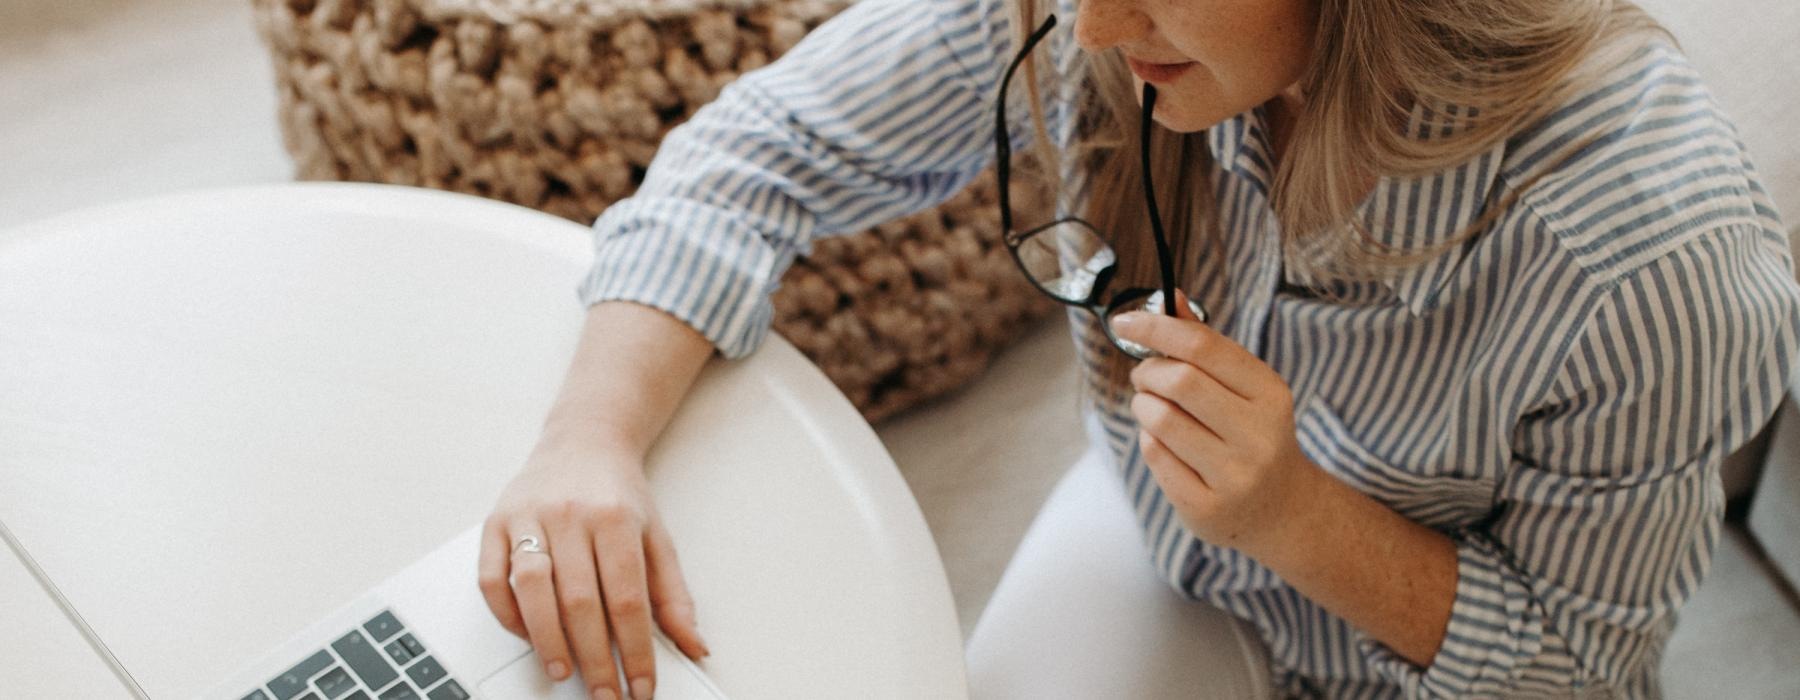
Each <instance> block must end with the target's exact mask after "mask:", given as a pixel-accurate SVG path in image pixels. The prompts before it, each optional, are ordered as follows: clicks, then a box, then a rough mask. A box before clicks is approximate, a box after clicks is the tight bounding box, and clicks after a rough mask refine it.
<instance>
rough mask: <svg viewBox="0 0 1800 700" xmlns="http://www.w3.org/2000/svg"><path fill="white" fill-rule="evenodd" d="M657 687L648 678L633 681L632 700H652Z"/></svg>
mask: <svg viewBox="0 0 1800 700" xmlns="http://www.w3.org/2000/svg"><path fill="white" fill-rule="evenodd" d="M655 689H656V685H655V684H654V683H651V682H650V679H648V678H633V679H631V700H650V693H651V691H654V690H655Z"/></svg>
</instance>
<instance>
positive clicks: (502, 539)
mask: <svg viewBox="0 0 1800 700" xmlns="http://www.w3.org/2000/svg"><path fill="white" fill-rule="evenodd" d="M511 547H512V544H511V543H510V542H508V541H507V539H506V529H505V528H503V527H501V525H500V521H498V520H496V519H493V518H489V519H488V521H487V522H485V523H483V524H482V526H481V558H480V564H479V565H477V567H476V572H477V576H476V579H477V580H478V581H479V582H480V584H481V597H482V599H483V600H486V601H487V606H488V610H490V611H492V612H493V613H494V619H496V620H499V621H500V626H501V627H505V628H506V631H508V632H511V633H513V634H515V635H518V636H519V637H520V638H524V637H525V634H526V633H525V620H524V618H521V617H520V616H519V605H518V603H516V602H514V601H513V590H512V585H510V584H509V583H507V577H508V575H509V574H510V573H511V567H510V566H509V563H508V562H507V555H508V554H509V553H510V552H511V551H512V550H511Z"/></svg>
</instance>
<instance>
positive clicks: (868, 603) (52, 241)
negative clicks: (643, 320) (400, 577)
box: [0, 184, 966, 699]
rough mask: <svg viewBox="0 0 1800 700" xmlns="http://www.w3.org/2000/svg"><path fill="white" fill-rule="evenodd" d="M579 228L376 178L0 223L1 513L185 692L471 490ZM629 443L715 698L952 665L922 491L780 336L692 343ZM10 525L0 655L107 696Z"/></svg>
mask: <svg viewBox="0 0 1800 700" xmlns="http://www.w3.org/2000/svg"><path fill="white" fill-rule="evenodd" d="M590 256H591V249H590V243H589V237H588V232H587V229H585V228H584V227H581V226H579V225H576V224H573V223H569V222H567V221H563V220H561V219H556V218H554V217H550V216H548V215H544V214H539V213H536V212H532V211H529V210H525V209H522V208H518V207H513V206H510V205H505V204H499V203H494V202H489V201H485V200H480V199H476V198H472V197H465V196H461V195H453V194H445V193H439V192H430V191H425V190H416V189H407V188H398V187H388V186H378V185H342V184H339V185H316V184H315V185H283V186H274V187H260V188H249V189H233V190H220V191H210V192H200V193H192V194H186V195H179V196H173V197H166V198H161V199H155V200H150V201H145V202H137V203H129V204H123V205H114V206H108V207H105V208H101V209H95V210H90V211H86V212H81V213H77V214H71V215H67V216H63V217H59V218H55V219H52V220H48V221H44V222H40V223H37V224H32V225H29V226H27V227H25V228H24V229H21V230H15V231H13V232H9V233H6V234H4V235H0V517H4V519H5V520H6V522H7V523H9V524H10V525H11V527H12V529H13V531H14V532H15V534H17V535H18V536H19V538H20V539H21V540H22V541H23V542H24V543H25V545H26V547H27V548H28V549H29V550H30V551H31V552H32V554H33V555H34V556H35V557H36V559H37V560H38V561H39V563H41V564H42V565H43V567H44V568H45V570H46V571H47V572H48V573H49V575H50V576H51V578H53V579H54V580H55V581H56V582H57V583H58V585H59V586H60V587H61V588H62V590H63V591H64V592H65V593H66V594H67V595H68V597H69V598H70V599H71V600H72V601H73V603H74V605H75V607H76V608H77V609H78V610H80V612H81V613H82V615H83V616H84V617H85V618H86V619H87V621H88V622H89V623H90V624H91V625H92V626H93V627H94V629H95V630H96V632H97V633H98V635H99V636H100V637H101V639H103V640H105V642H106V643H107V645H108V646H109V647H110V648H111V649H112V650H113V651H114V653H116V654H117V656H118V657H119V659H120V660H121V661H122V662H123V663H124V665H125V666H126V667H127V668H128V669H129V670H130V671H131V672H132V674H133V675H134V677H135V678H136V679H137V680H138V682H139V683H141V684H142V685H143V687H144V688H145V689H146V690H148V692H149V693H150V694H151V695H153V696H155V697H158V698H162V697H170V698H174V697H187V696H189V695H191V694H193V693H195V692H198V691H200V690H202V689H204V688H206V687H207V686H208V685H209V684H210V683H211V682H212V681H214V680H216V679H217V677H218V676H219V675H220V674H221V673H222V672H223V671H222V669H220V668H218V665H217V664H218V663H219V662H218V661H209V659H217V658H223V659H241V658H249V657H254V656H255V655H257V654H258V653H260V652H262V651H263V650H265V649H267V648H269V647H271V646H272V645H274V644H276V643H278V642H280V641H282V640H283V639H285V638H286V637H287V636H288V635H290V634H291V633H293V632H294V631H295V630H298V629H300V628H301V627H303V626H304V625H305V624H307V623H308V622H310V621H311V620H313V619H316V618H317V617H319V616H320V615H323V614H324V613H326V612H328V611H330V610H332V609H333V608H335V607H336V606H337V605H338V604H340V603H342V602H344V601H347V600H349V599H350V598H352V597H354V596H355V595H357V594H358V593H360V592H361V591H362V590H363V589H365V588H367V587H368V586H370V585H372V584H374V583H376V582H378V581H380V580H382V579H383V578H386V577H387V576H388V575H390V574H392V573H393V572H394V571H396V570H398V569H399V568H400V567H402V566H403V565H404V564H406V563H408V562H410V561H411V560H413V559H414V558H416V557H418V556H420V555H422V554H424V553H426V552H428V551H430V550H431V549H432V548H434V547H435V546H436V545H438V544H440V543H442V542H443V541H444V540H446V539H447V538H449V537H450V536H452V535H454V534H455V533H457V532H459V531H461V530H463V529H464V528H466V527H468V526H470V525H471V524H474V523H476V522H479V521H480V519H481V518H482V517H484V516H485V515H486V513H487V511H488V509H489V508H490V507H491V506H492V504H493V501H494V499H495V497H496V496H497V494H498V490H499V488H500V487H501V486H502V485H503V484H504V483H505V482H506V481H507V480H508V479H509V478H510V477H511V476H512V474H513V473H514V472H515V471H516V470H517V469H518V467H519V466H520V465H521V464H522V463H523V460H524V458H525V456H526V455H527V454H528V452H529V450H530V448H531V447H532V445H533V444H534V442H535V440H536V438H537V436H538V430H539V428H540V426H541V422H542V419H543V416H544V413H545V411H546V410H547V409H548V407H549V406H550V404H551V401H552V399H553V398H554V395H555V391H556V389H557V388H558V385H559V382H560V381H561V378H562V374H563V372H564V371H565V369H566V367H567V365H568V361H569V358H570V356H571V354H572V352H573V350H574V345H575V339H576V337H577V333H578V330H579V328H580V325H581V321H582V313H583V309H582V307H581V305H580V302H579V300H578V299H577V297H576V294H575V286H576V284H577V282H578V280H579V279H580V277H581V275H582V274H583V273H584V272H585V270H586V268H587V262H588V260H589V258H590ZM649 469H650V481H651V484H652V488H653V489H654V491H655V494H656V497H657V500H658V503H659V505H660V507H661V508H662V511H663V514H664V517H665V518H666V520H667V521H668V525H669V528H670V530H671V531H672V533H673V534H674V536H675V538H676V544H677V547H678V548H679V549H680V552H681V556H682V563H683V565H684V567H683V568H684V569H685V570H686V573H687V577H688V580H689V583H690V586H691V588H692V591H693V594H694V597H695V598H696V601H697V605H698V608H699V620H700V624H701V629H702V631H703V633H704V634H705V635H706V636H707V639H708V641H709V642H710V643H711V646H712V649H713V656H712V657H711V658H710V659H709V660H708V661H707V664H706V667H707V669H708V671H709V673H710V674H711V675H712V676H713V678H714V679H715V680H716V681H717V682H718V683H719V684H720V685H721V686H722V687H723V688H724V689H725V690H726V691H727V692H729V693H731V694H732V696H733V697H734V698H809V697H817V698H846V697H856V698H934V699H936V698H961V697H964V696H966V690H965V687H964V683H963V673H962V651H961V636H960V634H959V631H958V626H957V623H956V619H955V612H954V608H953V606H952V604H951V599H950V591H949V586H948V584H947V583H946V580H945V577H944V571H943V567H942V564H941V563H940V562H939V560H938V558H937V550H936V547H935V546H934V544H933V542H932V540H931V538H930V535H929V533H928V531H927V530H926V527H925V522H924V519H923V518H922V517H921V516H920V513H919V510H918V507H917V505H916V504H915V503H914V502H913V500H912V498H911V496H910V493H909V492H908V490H907V488H906V486H905V484H904V482H903V481H902V480H901V478H900V476H899V474H898V472H897V471H896V469H895V467H894V464H893V461H892V460H891V459H890V458H889V457H888V455H887V453H886V451H885V450H883V449H882V446H881V444H880V443H879V441H878V440H877V439H876V436H875V434H874V432H873V431H872V430H870V428H869V426H868V425H867V424H866V423H864V422H863V421H862V420H861V419H860V417H858V415H857V414H856V412H855V411H854V410H853V409H852V407H851V406H850V404H849V403H848V402H847V401H846V400H845V399H844V398H843V396H842V395H841V394H839V393H838V392H837V391H836V390H835V388H833V387H832V386H831V385H830V384H829V383H828V382H827V380H826V379H825V378H824V376H823V375H821V374H820V373H819V372H818V371H817V370H816V369H815V368H814V367H812V366H811V365H810V364H809V363H807V362H806V360H805V358H803V357H802V356H801V355H800V354H799V353H797V352H796V351H795V350H794V349H793V348H792V347H791V346H789V345H788V344H787V343H785V342H783V341H781V340H780V339H779V338H776V337H773V336H772V337H771V340H770V342H769V343H768V344H767V345H766V346H765V347H764V348H763V349H762V350H761V351H760V352H758V353H757V354H756V355H755V356H754V357H753V358H751V359H748V360H745V361H742V362H724V361H714V362H713V363H712V364H711V365H709V366H708V367H707V369H706V371H705V373H704V374H703V376H702V378H701V380H700V383H699V384H698V385H697V387H696V389H695V391H694V395H693V396H692V397H691V399H690V400H689V401H688V402H687V403H686V404H685V405H684V406H683V408H682V409H681V411H680V413H679V414H678V415H677V416H676V418H675V420H674V422H673V424H672V425H671V427H670V430H669V432H668V433H667V434H666V435H665V436H664V439H663V440H662V441H661V442H660V444H659V445H658V446H657V448H656V449H655V451H653V452H652V454H651V458H650V465H649ZM0 555H3V556H0V574H4V575H0V596H4V597H5V598H7V599H8V600H9V601H13V602H10V603H9V604H8V607H6V608H3V609H4V610H5V611H7V612H8V625H7V626H8V627H9V629H8V630H7V632H6V634H5V635H0V636H6V637H11V638H34V637H41V638H42V639H46V640H54V641H56V642H57V643H53V644H44V645H20V646H21V647H24V648H22V649H13V648H11V647H8V648H7V651H8V653H5V654H0V687H14V688H18V687H21V686H19V685H16V684H15V681H17V680H18V679H30V682H32V683H34V684H35V685H31V686H24V687H30V688H33V689H36V690H37V691H38V692H39V693H41V694H42V695H44V696H50V695H57V696H63V697H96V694H95V692H94V690H93V689H94V688H96V687H106V686H111V687H114V688H118V694H119V695H120V696H123V695H124V690H123V689H122V687H121V686H119V685H118V684H117V683H116V682H111V679H110V678H107V677H105V676H103V675H101V674H103V672H104V668H105V667H104V666H102V665H98V662H97V661H96V657H95V656H94V654H93V652H92V650H90V649H87V648H86V647H85V645H84V644H81V643H80V638H79V637H75V636H71V635H72V631H71V630H70V629H69V628H67V627H66V625H67V624H68V623H67V621H66V620H63V619H62V618H61V616H60V615H59V614H57V611H56V610H55V608H53V607H51V606H50V605H49V603H48V600H49V599H48V598H47V597H45V595H44V593H43V592H42V591H41V590H39V589H38V588H37V587H36V584H35V582H34V581H32V580H31V578H30V577H29V576H28V575H26V574H25V573H24V572H23V570H22V569H21V568H20V567H19V566H18V563H17V561H16V560H15V559H13V558H12V556H11V552H5V551H0ZM469 585H471V586H473V585H475V582H474V581H473V580H472V579H471V580H470V582H469ZM15 610H18V611H25V612H21V613H20V614H19V615H18V619H22V620H23V629H11V627H12V623H13V622H14V620H15V617H14V615H13V614H12V613H13V612H14V611H15Z"/></svg>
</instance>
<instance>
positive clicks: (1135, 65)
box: [1125, 57, 1199, 83]
mask: <svg viewBox="0 0 1800 700" xmlns="http://www.w3.org/2000/svg"><path fill="white" fill-rule="evenodd" d="M1125 62H1126V63H1128V64H1130V65H1131V72H1132V73H1135V74H1137V77H1139V78H1143V79H1144V80H1145V81H1146V82H1152V83H1169V82H1174V81H1175V79H1176V78H1179V77H1181V75H1182V74H1183V73H1186V72H1188V69H1190V68H1193V67H1194V66H1196V65H1199V64H1197V63H1195V62H1193V61H1188V62H1187V63H1144V62H1143V61H1139V60H1137V59H1135V58H1129V57H1127V58H1126V59H1125Z"/></svg>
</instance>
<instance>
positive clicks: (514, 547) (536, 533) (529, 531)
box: [480, 441, 709, 700]
mask: <svg viewBox="0 0 1800 700" xmlns="http://www.w3.org/2000/svg"><path fill="white" fill-rule="evenodd" d="M534 550H541V551H534ZM480 584H481V592H482V596H483V597H484V598H486V599H487V604H488V607H489V609H491V610H493V613H494V617H496V618H498V619H499V620H500V624H502V625H504V626H505V627H506V628H507V629H509V630H511V631H512V632H513V634H517V635H519V636H520V637H524V638H526V639H528V640H529V641H530V642H531V645H532V647H533V648H534V649H535V650H536V651H537V654H538V656H539V657H540V659H541V660H542V661H543V663H544V668H545V672H546V673H548V674H549V675H550V677H552V678H555V679H557V680H562V679H565V678H567V677H568V676H569V673H570V672H572V671H574V670H577V669H579V670H580V672H581V675H582V678H584V679H585V680H586V683H587V686H588V689H589V692H590V693H591V694H592V697H594V698H595V699H596V700H601V699H603V698H623V697H626V696H625V695H624V694H623V693H622V692H620V691H621V690H622V689H620V688H618V687H617V685H618V680H617V679H618V677H619V673H618V671H617V670H615V668H614V664H613V656H612V650H611V647H612V645H613V644H614V643H616V644H617V645H618V647H619V658H620V662H621V664H622V665H623V666H624V669H623V670H624V674H625V677H626V678H627V679H630V681H629V682H630V686H631V687H630V691H631V695H630V697H632V698H634V699H636V700H643V699H645V698H649V697H650V695H651V693H653V692H655V691H654V688H655V682H656V669H655V654H654V648H653V646H652V644H653V643H654V642H653V641H652V639H651V636H650V635H651V627H650V624H651V618H652V616H654V618H655V620H656V623H657V624H660V625H661V626H662V629H663V631H664V633H666V634H667V635H668V637H669V639H670V640H672V641H674V642H675V644H676V645H677V646H679V647H680V648H681V651H682V653H684V654H686V655H687V656H688V657H690V658H693V659H695V660H698V659H700V658H701V657H703V656H706V655H707V654H708V653H709V652H708V651H707V648H706V642H705V641H704V640H702V639H701V638H700V633H699V631H698V629H697V628H696V627H695V624H694V604H693V599H692V598H691V597H690V596H689V595H688V590H687V583H686V582H685V581H684V580H683V579H682V576H681V566H680V564H679V563H677V562H676V558H675V548H674V545H673V543H672V542H671V541H670V539H669V534H668V532H667V531H666V530H664V528H663V525H662V521H661V519H660V518H659V517H658V515H657V513H656V508H655V505H654V504H653V503H652V502H651V498H650V492H649V488H648V485H647V484H646V483H645V482H644V470H643V460H642V458H641V457H639V456H634V455H631V454H629V453H628V451H625V450H613V449H607V448H604V447H596V446H592V445H576V444H569V443H558V442H556V441H543V442H540V443H539V444H538V446H537V448H536V449H535V450H534V451H533V453H532V455H531V457H530V458H529V459H528V460H527V462H526V465H525V468H524V469H522V470H521V471H520V472H519V474H518V476H516V477H514V478H513V480H512V482H511V483H510V484H508V485H507V487H506V489H505V490H504V491H502V492H501V495H500V501H499V503H498V504H497V505H496V506H495V508H494V512H493V513H492V514H491V515H489V516H488V519H487V521H486V523H485V524H484V526H483V528H482V540H481V567H480ZM609 627H610V629H609ZM608 692H610V693H611V695H610V696H609V695H607V693H608Z"/></svg>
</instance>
